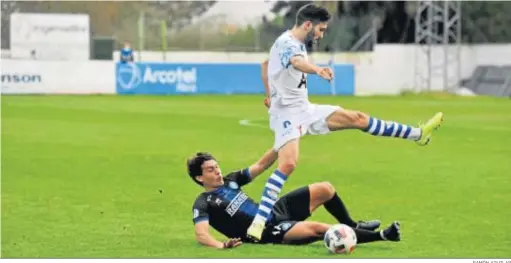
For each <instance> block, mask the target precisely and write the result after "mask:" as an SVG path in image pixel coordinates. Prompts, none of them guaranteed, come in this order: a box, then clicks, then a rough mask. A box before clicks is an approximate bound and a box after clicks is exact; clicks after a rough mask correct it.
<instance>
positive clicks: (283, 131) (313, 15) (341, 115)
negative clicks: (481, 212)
mask: <svg viewBox="0 0 511 263" xmlns="http://www.w3.org/2000/svg"><path fill="white" fill-rule="evenodd" d="M329 20H330V14H329V13H328V11H327V10H326V9H325V8H323V7H320V6H317V5H315V4H308V5H305V6H303V7H302V8H300V10H298V13H297V15H296V23H295V26H294V27H293V28H292V29H291V30H289V31H286V32H284V33H283V34H282V35H281V36H280V37H279V38H277V40H276V41H275V43H274V44H273V46H272V48H271V50H270V58H269V60H268V61H267V62H264V63H263V65H262V69H263V81H264V84H265V88H266V89H267V94H268V93H270V99H269V100H268V99H266V100H265V104H266V105H267V106H269V115H270V116H269V119H270V128H271V129H272V130H273V131H274V133H275V141H274V145H273V148H274V150H275V151H278V167H277V170H275V171H274V172H273V173H272V175H271V176H270V178H269V179H268V181H267V183H266V185H265V187H264V191H263V195H262V197H261V202H260V203H259V207H258V211H257V215H256V217H255V218H254V220H253V222H252V224H251V226H250V227H249V229H248V230H247V236H248V237H250V238H253V239H255V240H261V235H262V233H263V230H264V228H265V225H266V221H267V220H268V217H269V215H270V212H271V211H272V208H273V205H274V204H275V203H276V201H277V199H278V197H279V194H280V192H281V189H282V187H283V186H284V184H285V182H286V180H287V178H288V177H289V176H290V175H291V173H292V172H293V170H294V169H295V167H296V162H297V159H298V153H299V139H300V137H301V136H304V135H306V134H311V135H319V134H327V133H329V132H331V131H339V130H344V129H358V130H361V131H362V132H365V133H367V134H371V135H374V136H384V137H397V138H403V139H407V140H411V141H415V142H417V143H418V144H419V145H426V144H427V143H428V142H429V140H430V138H431V134H432V132H433V130H435V129H436V128H438V127H439V126H440V124H441V122H442V120H443V113H441V112H439V113H437V114H435V116H433V117H432V118H431V119H430V120H428V122H426V123H425V124H423V125H420V127H412V126H408V125H405V124H400V123H396V122H393V121H384V120H380V119H377V118H375V117H371V116H369V115H368V114H366V113H362V112H359V111H354V110H347V109H343V108H341V107H339V106H333V105H317V104H312V103H310V102H309V99H308V92H307V74H317V75H319V76H320V77H322V78H324V79H326V80H328V81H330V80H332V78H333V72H332V70H331V69H330V68H328V67H319V66H317V65H314V64H312V63H310V62H309V61H308V59H307V51H306V48H305V42H306V41H310V40H313V41H316V40H318V39H320V38H322V37H323V34H324V32H325V31H326V29H327V26H328V25H327V24H328V21H329ZM266 74H267V75H266Z"/></svg>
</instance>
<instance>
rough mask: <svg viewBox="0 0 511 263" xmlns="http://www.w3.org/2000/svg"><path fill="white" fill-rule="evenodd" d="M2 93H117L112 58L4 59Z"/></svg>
mask: <svg viewBox="0 0 511 263" xmlns="http://www.w3.org/2000/svg"><path fill="white" fill-rule="evenodd" d="M1 63H2V89H1V91H2V94H114V93H115V64H114V63H113V62H108V61H76V62H71V61H34V60H8V59H3V60H2V62H1Z"/></svg>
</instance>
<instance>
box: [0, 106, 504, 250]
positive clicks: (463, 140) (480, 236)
mask: <svg viewBox="0 0 511 263" xmlns="http://www.w3.org/2000/svg"><path fill="white" fill-rule="evenodd" d="M312 100H313V101H314V102H317V103H330V104H339V105H342V106H344V107H345V108H350V109H359V110H362V111H365V112H368V113H370V114H372V115H374V116H376V117H379V118H383V119H392V120H396V121H400V122H404V123H409V124H415V123H417V122H418V121H420V120H426V119H427V118H429V117H430V116H432V114H433V113H435V112H436V111H443V112H444V113H445V114H446V118H445V123H444V125H443V126H442V128H441V129H440V130H439V132H438V133H436V134H434V137H433V141H432V144H431V145H429V146H427V147H419V146H416V145H415V143H413V142H410V141H405V140H400V139H389V138H381V137H380V138H377V137H372V136H368V135H365V134H363V133H361V132H357V131H345V132H339V133H335V134H330V135H327V136H315V137H306V138H305V139H303V141H302V143H301V153H300V161H299V166H298V168H297V170H296V171H295V173H294V174H293V175H292V178H291V179H290V180H288V182H287V184H286V186H285V187H284V193H286V192H289V191H290V190H293V189H295V188H297V187H299V186H303V185H306V184H309V183H312V182H318V181H330V182H331V183H332V184H333V185H334V186H335V187H336V188H337V190H338V192H339V193H340V194H341V196H342V197H343V198H344V200H345V202H346V203H347V205H348V208H349V209H350V211H351V214H352V215H353V216H354V217H355V218H356V219H373V218H379V219H381V220H382V221H383V226H387V225H388V224H389V223H390V222H392V221H393V220H400V221H401V223H402V232H403V241H402V242H400V243H384V242H379V243H374V244H366V245H361V246H359V247H358V248H357V249H356V250H355V253H354V254H352V255H350V256H349V257H363V258H380V257H392V258H407V257H469V258H490V257H491V258H493V257H507V258H509V257H510V256H511V250H510V249H509V248H510V247H511V235H510V233H511V225H510V224H509V218H511V209H509V208H510V207H511V193H510V191H509V189H511V159H510V157H511V136H510V135H511V115H510V113H511V102H510V101H509V100H508V99H493V98H453V97H449V96H435V97H431V96H407V97H367V98H355V97H313V98H312ZM240 119H249V120H252V121H254V122H255V123H258V124H261V125H263V126H265V125H266V123H267V122H266V119H267V114H266V111H265V109H264V108H263V105H262V98H261V97H260V96H194V97H185V96H178V97H143V96H138V97H135V96H75V97H73V96H3V97H2V180H1V181H2V218H1V219H2V232H1V234H2V240H1V245H2V248H1V252H2V257H55V258H61V257H64V258H75V257H105V258H118V257H121V258H128V257H135V258H139V257H149V258H153V257H154V258H164V257H165V258H168V257H172V258H173V257H186V258H195V257H213V258H225V257H243V258H251V257H256V258H261V257H263V258H268V257H293V258H295V257H297V258H309V257H314V258H316V257H327V258H335V257H346V256H343V255H329V254H328V253H327V250H326V249H325V247H324V245H323V244H322V242H318V243H315V244H312V245H309V246H302V247H291V246H274V245H267V246H261V245H248V244H245V245H243V246H242V247H240V248H237V249H234V250H228V251H220V250H215V249H209V248H204V247H201V246H199V245H198V244H197V243H196V242H195V240H194V234H193V224H192V220H191V219H192V211H191V206H192V202H193V201H194V200H195V197H196V196H197V194H199V193H200V191H201V189H200V188H199V187H198V186H197V185H195V184H194V183H193V182H192V181H191V180H190V178H189V177H188V176H187V174H186V169H185V159H186V158H187V157H189V156H190V155H191V154H192V153H194V152H195V151H199V150H203V151H204V150H206V151H211V152H212V153H214V154H215V156H216V157H217V158H218V160H219V161H220V164H221V165H222V168H223V171H224V174H225V173H227V172H229V171H231V170H234V169H239V168H243V167H245V166H247V165H249V164H251V163H252V162H254V161H256V160H257V159H258V157H260V156H261V154H262V153H263V152H264V151H265V150H266V149H267V148H269V147H271V145H272V143H273V134H272V133H271V132H270V131H269V130H268V129H266V128H261V127H247V126H240V125H239V123H238V122H239V120H240ZM268 176H269V172H267V173H265V174H264V175H261V177H259V178H258V179H257V180H256V181H255V182H253V183H252V184H249V185H248V186H246V187H245V188H244V189H245V191H246V192H247V193H248V194H249V195H250V196H251V197H252V198H254V199H255V200H256V201H259V198H260V194H261V191H262V188H263V185H264V183H265V181H266V179H267V178H268ZM311 219H312V220H317V221H323V222H329V223H335V221H334V219H333V218H332V217H331V216H330V215H329V214H327V213H326V211H325V210H324V209H323V208H321V209H319V210H317V211H316V213H315V214H314V216H313V217H312V218H311ZM215 236H216V237H218V238H220V237H221V235H219V234H218V233H215ZM221 240H223V238H222V239H221Z"/></svg>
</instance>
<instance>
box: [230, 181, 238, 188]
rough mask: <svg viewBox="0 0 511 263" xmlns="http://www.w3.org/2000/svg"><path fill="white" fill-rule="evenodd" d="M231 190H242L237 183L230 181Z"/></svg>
mask: <svg viewBox="0 0 511 263" xmlns="http://www.w3.org/2000/svg"><path fill="white" fill-rule="evenodd" d="M229 188H231V189H235V190H236V189H238V188H240V186H239V185H238V184H237V183H236V182H233V181H230V182H229Z"/></svg>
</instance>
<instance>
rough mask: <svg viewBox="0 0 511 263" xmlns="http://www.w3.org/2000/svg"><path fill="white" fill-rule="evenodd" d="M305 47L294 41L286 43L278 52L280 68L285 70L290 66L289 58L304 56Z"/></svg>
mask: <svg viewBox="0 0 511 263" xmlns="http://www.w3.org/2000/svg"><path fill="white" fill-rule="evenodd" d="M305 52H306V51H305V47H304V46H302V45H300V44H299V43H296V42H294V41H287V42H286V43H284V45H283V46H282V49H281V50H280V52H279V57H280V63H281V64H282V67H284V68H287V67H289V65H290V64H291V58H292V57H294V56H305Z"/></svg>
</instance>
